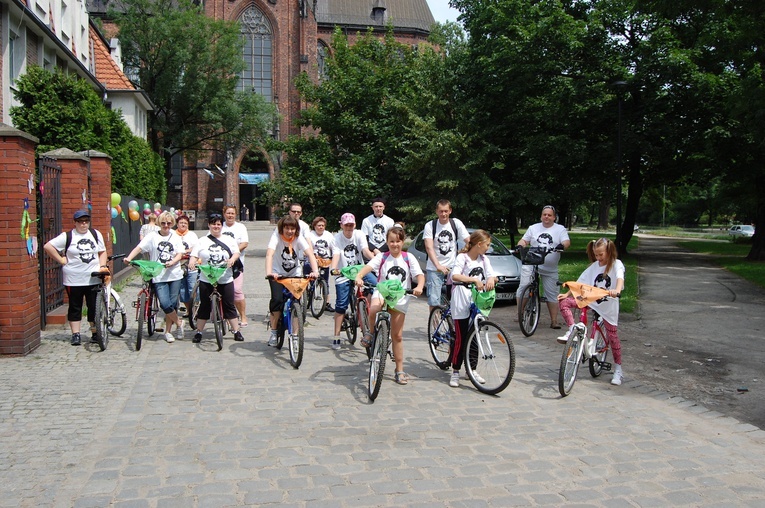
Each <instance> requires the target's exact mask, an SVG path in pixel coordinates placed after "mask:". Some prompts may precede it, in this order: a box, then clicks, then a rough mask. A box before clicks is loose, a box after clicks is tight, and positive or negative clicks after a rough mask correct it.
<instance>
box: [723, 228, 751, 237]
mask: <svg viewBox="0 0 765 508" xmlns="http://www.w3.org/2000/svg"><path fill="white" fill-rule="evenodd" d="M728 234H729V235H730V236H732V237H734V238H735V237H737V236H743V237H744V238H751V237H753V236H754V226H748V225H743V226H742V225H739V226H731V228H730V229H729V230H728Z"/></svg>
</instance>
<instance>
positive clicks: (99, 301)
mask: <svg viewBox="0 0 765 508" xmlns="http://www.w3.org/2000/svg"><path fill="white" fill-rule="evenodd" d="M105 298H106V296H105V295H104V290H103V289H101V290H100V291H98V292H97V293H96V322H95V325H96V342H97V343H98V347H99V348H100V349H101V351H106V346H107V345H108V343H109V330H108V326H109V309H108V308H107V307H106V302H105Z"/></svg>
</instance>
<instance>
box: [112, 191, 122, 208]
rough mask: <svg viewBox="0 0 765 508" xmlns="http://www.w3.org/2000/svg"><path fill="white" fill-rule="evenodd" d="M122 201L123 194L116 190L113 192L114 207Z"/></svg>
mask: <svg viewBox="0 0 765 508" xmlns="http://www.w3.org/2000/svg"><path fill="white" fill-rule="evenodd" d="M121 201H122V196H120V195H119V194H117V193H116V192H112V208H115V207H116V206H117V205H119V204H120V202H121Z"/></svg>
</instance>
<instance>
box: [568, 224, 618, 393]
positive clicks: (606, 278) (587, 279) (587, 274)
mask: <svg viewBox="0 0 765 508" xmlns="http://www.w3.org/2000/svg"><path fill="white" fill-rule="evenodd" d="M587 256H588V257H589V258H590V261H592V264H591V265H590V266H588V267H587V269H586V270H585V271H584V272H582V275H580V276H579V279H578V280H577V282H581V283H582V284H588V285H590V286H596V287H599V288H603V289H607V290H608V294H609V297H608V298H607V299H605V300H602V301H598V302H593V303H591V304H590V305H588V307H592V309H593V310H595V311H596V312H597V313H598V314H600V315H601V316H602V317H603V320H604V321H605V325H606V326H605V328H606V337H605V339H606V343H607V344H608V345H609V346H610V347H611V351H613V354H614V363H615V364H616V369H615V370H614V377H613V379H611V384H612V385H620V384H622V380H623V378H624V375H623V374H622V345H621V342H619V334H618V332H617V329H616V327H617V325H618V324H619V298H618V297H619V293H621V292H622V290H623V289H624V264H622V262H621V261H619V260H618V259H617V257H616V256H617V250H616V244H615V243H614V242H612V241H611V240H609V239H608V238H601V239H600V240H592V241H591V242H590V243H588V244H587ZM558 305H559V306H560V313H561V316H563V319H565V320H566V324H567V325H568V327H569V328H568V332H566V334H565V335H563V336H562V337H558V342H562V343H564V344H565V343H566V341H568V337H569V335H570V334H571V329H572V327H573V326H574V315H573V313H572V309H574V308H575V307H576V306H577V305H576V300H575V299H574V297H573V296H572V295H571V291H568V292H567V293H566V294H562V295H559V296H558ZM586 309H587V308H586V307H585V308H584V309H582V311H583V312H584V311H586Z"/></svg>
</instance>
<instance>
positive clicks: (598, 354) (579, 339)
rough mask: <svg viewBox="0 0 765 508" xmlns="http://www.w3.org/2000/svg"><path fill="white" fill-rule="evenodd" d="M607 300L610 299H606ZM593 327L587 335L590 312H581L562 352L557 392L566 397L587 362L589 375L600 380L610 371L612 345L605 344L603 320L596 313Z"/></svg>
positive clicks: (584, 310) (583, 310)
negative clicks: (610, 346)
mask: <svg viewBox="0 0 765 508" xmlns="http://www.w3.org/2000/svg"><path fill="white" fill-rule="evenodd" d="M604 298H607V297H606V296H604ZM589 311H590V312H593V313H594V318H593V320H592V321H593V323H592V327H591V329H590V334H589V336H588V335H587V308H586V307H585V308H584V309H582V316H581V321H580V322H579V323H576V324H575V325H574V328H573V329H572V330H571V333H570V334H569V337H568V341H567V342H566V345H565V346H564V348H563V355H562V356H561V359H560V369H559V370H558V391H559V392H560V394H561V396H563V397H565V396H567V395H568V394H569V393H571V390H572V389H573V388H574V383H576V376H577V374H578V372H579V366H580V365H581V364H582V363H584V362H585V361H588V362H589V368H590V375H591V376H592V377H598V376H600V374H601V373H602V372H603V371H604V370H607V371H610V370H611V363H609V362H608V361H607V359H608V350H609V349H610V348H609V344H608V341H607V340H606V331H605V324H604V321H603V318H602V317H601V316H600V314H598V313H597V312H595V311H594V310H593V309H589Z"/></svg>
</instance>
